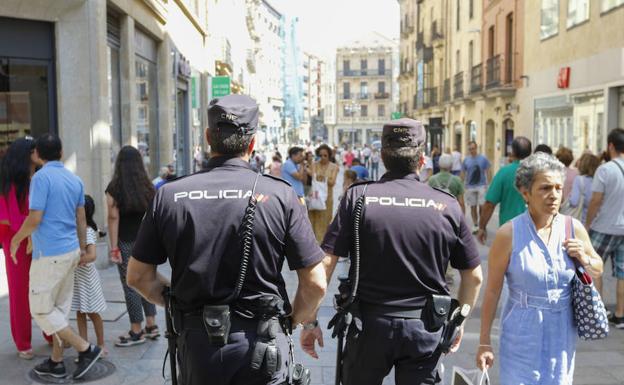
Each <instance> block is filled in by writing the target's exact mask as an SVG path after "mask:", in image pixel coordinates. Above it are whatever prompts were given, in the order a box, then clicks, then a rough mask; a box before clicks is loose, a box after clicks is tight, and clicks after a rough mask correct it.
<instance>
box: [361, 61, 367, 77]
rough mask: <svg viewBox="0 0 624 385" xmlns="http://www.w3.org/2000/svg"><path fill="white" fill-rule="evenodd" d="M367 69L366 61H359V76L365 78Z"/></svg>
mask: <svg viewBox="0 0 624 385" xmlns="http://www.w3.org/2000/svg"><path fill="white" fill-rule="evenodd" d="M367 68H368V61H367V60H366V59H362V60H360V70H361V74H362V75H364V76H366V69H367Z"/></svg>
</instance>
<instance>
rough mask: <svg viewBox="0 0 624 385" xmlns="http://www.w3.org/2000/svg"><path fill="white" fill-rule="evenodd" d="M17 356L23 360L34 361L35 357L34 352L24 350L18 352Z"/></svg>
mask: <svg viewBox="0 0 624 385" xmlns="http://www.w3.org/2000/svg"><path fill="white" fill-rule="evenodd" d="M17 356H18V357H19V358H21V359H22V360H32V359H33V358H34V357H35V355H34V354H33V352H32V350H24V351H21V352H17Z"/></svg>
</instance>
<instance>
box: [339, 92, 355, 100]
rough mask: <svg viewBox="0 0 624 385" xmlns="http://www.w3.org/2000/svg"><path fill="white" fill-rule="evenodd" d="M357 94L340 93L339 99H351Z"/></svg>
mask: <svg viewBox="0 0 624 385" xmlns="http://www.w3.org/2000/svg"><path fill="white" fill-rule="evenodd" d="M354 96H355V94H352V93H348V94H339V95H338V99H340V100H351V98H352V97H354Z"/></svg>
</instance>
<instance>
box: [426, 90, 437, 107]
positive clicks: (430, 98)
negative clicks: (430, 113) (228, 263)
mask: <svg viewBox="0 0 624 385" xmlns="http://www.w3.org/2000/svg"><path fill="white" fill-rule="evenodd" d="M423 97H424V100H423V107H424V108H429V107H433V106H435V105H437V104H438V88H437V87H431V88H425V89H424V93H423Z"/></svg>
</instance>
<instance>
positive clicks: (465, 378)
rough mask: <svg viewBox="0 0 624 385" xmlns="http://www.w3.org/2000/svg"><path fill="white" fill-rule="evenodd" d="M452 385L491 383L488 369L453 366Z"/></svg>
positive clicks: (486, 384)
mask: <svg viewBox="0 0 624 385" xmlns="http://www.w3.org/2000/svg"><path fill="white" fill-rule="evenodd" d="M452 378H453V379H452V380H451V385H491V382H490V376H489V375H488V371H487V369H485V370H484V371H481V370H480V369H463V368H460V367H459V366H453V377H452Z"/></svg>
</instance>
